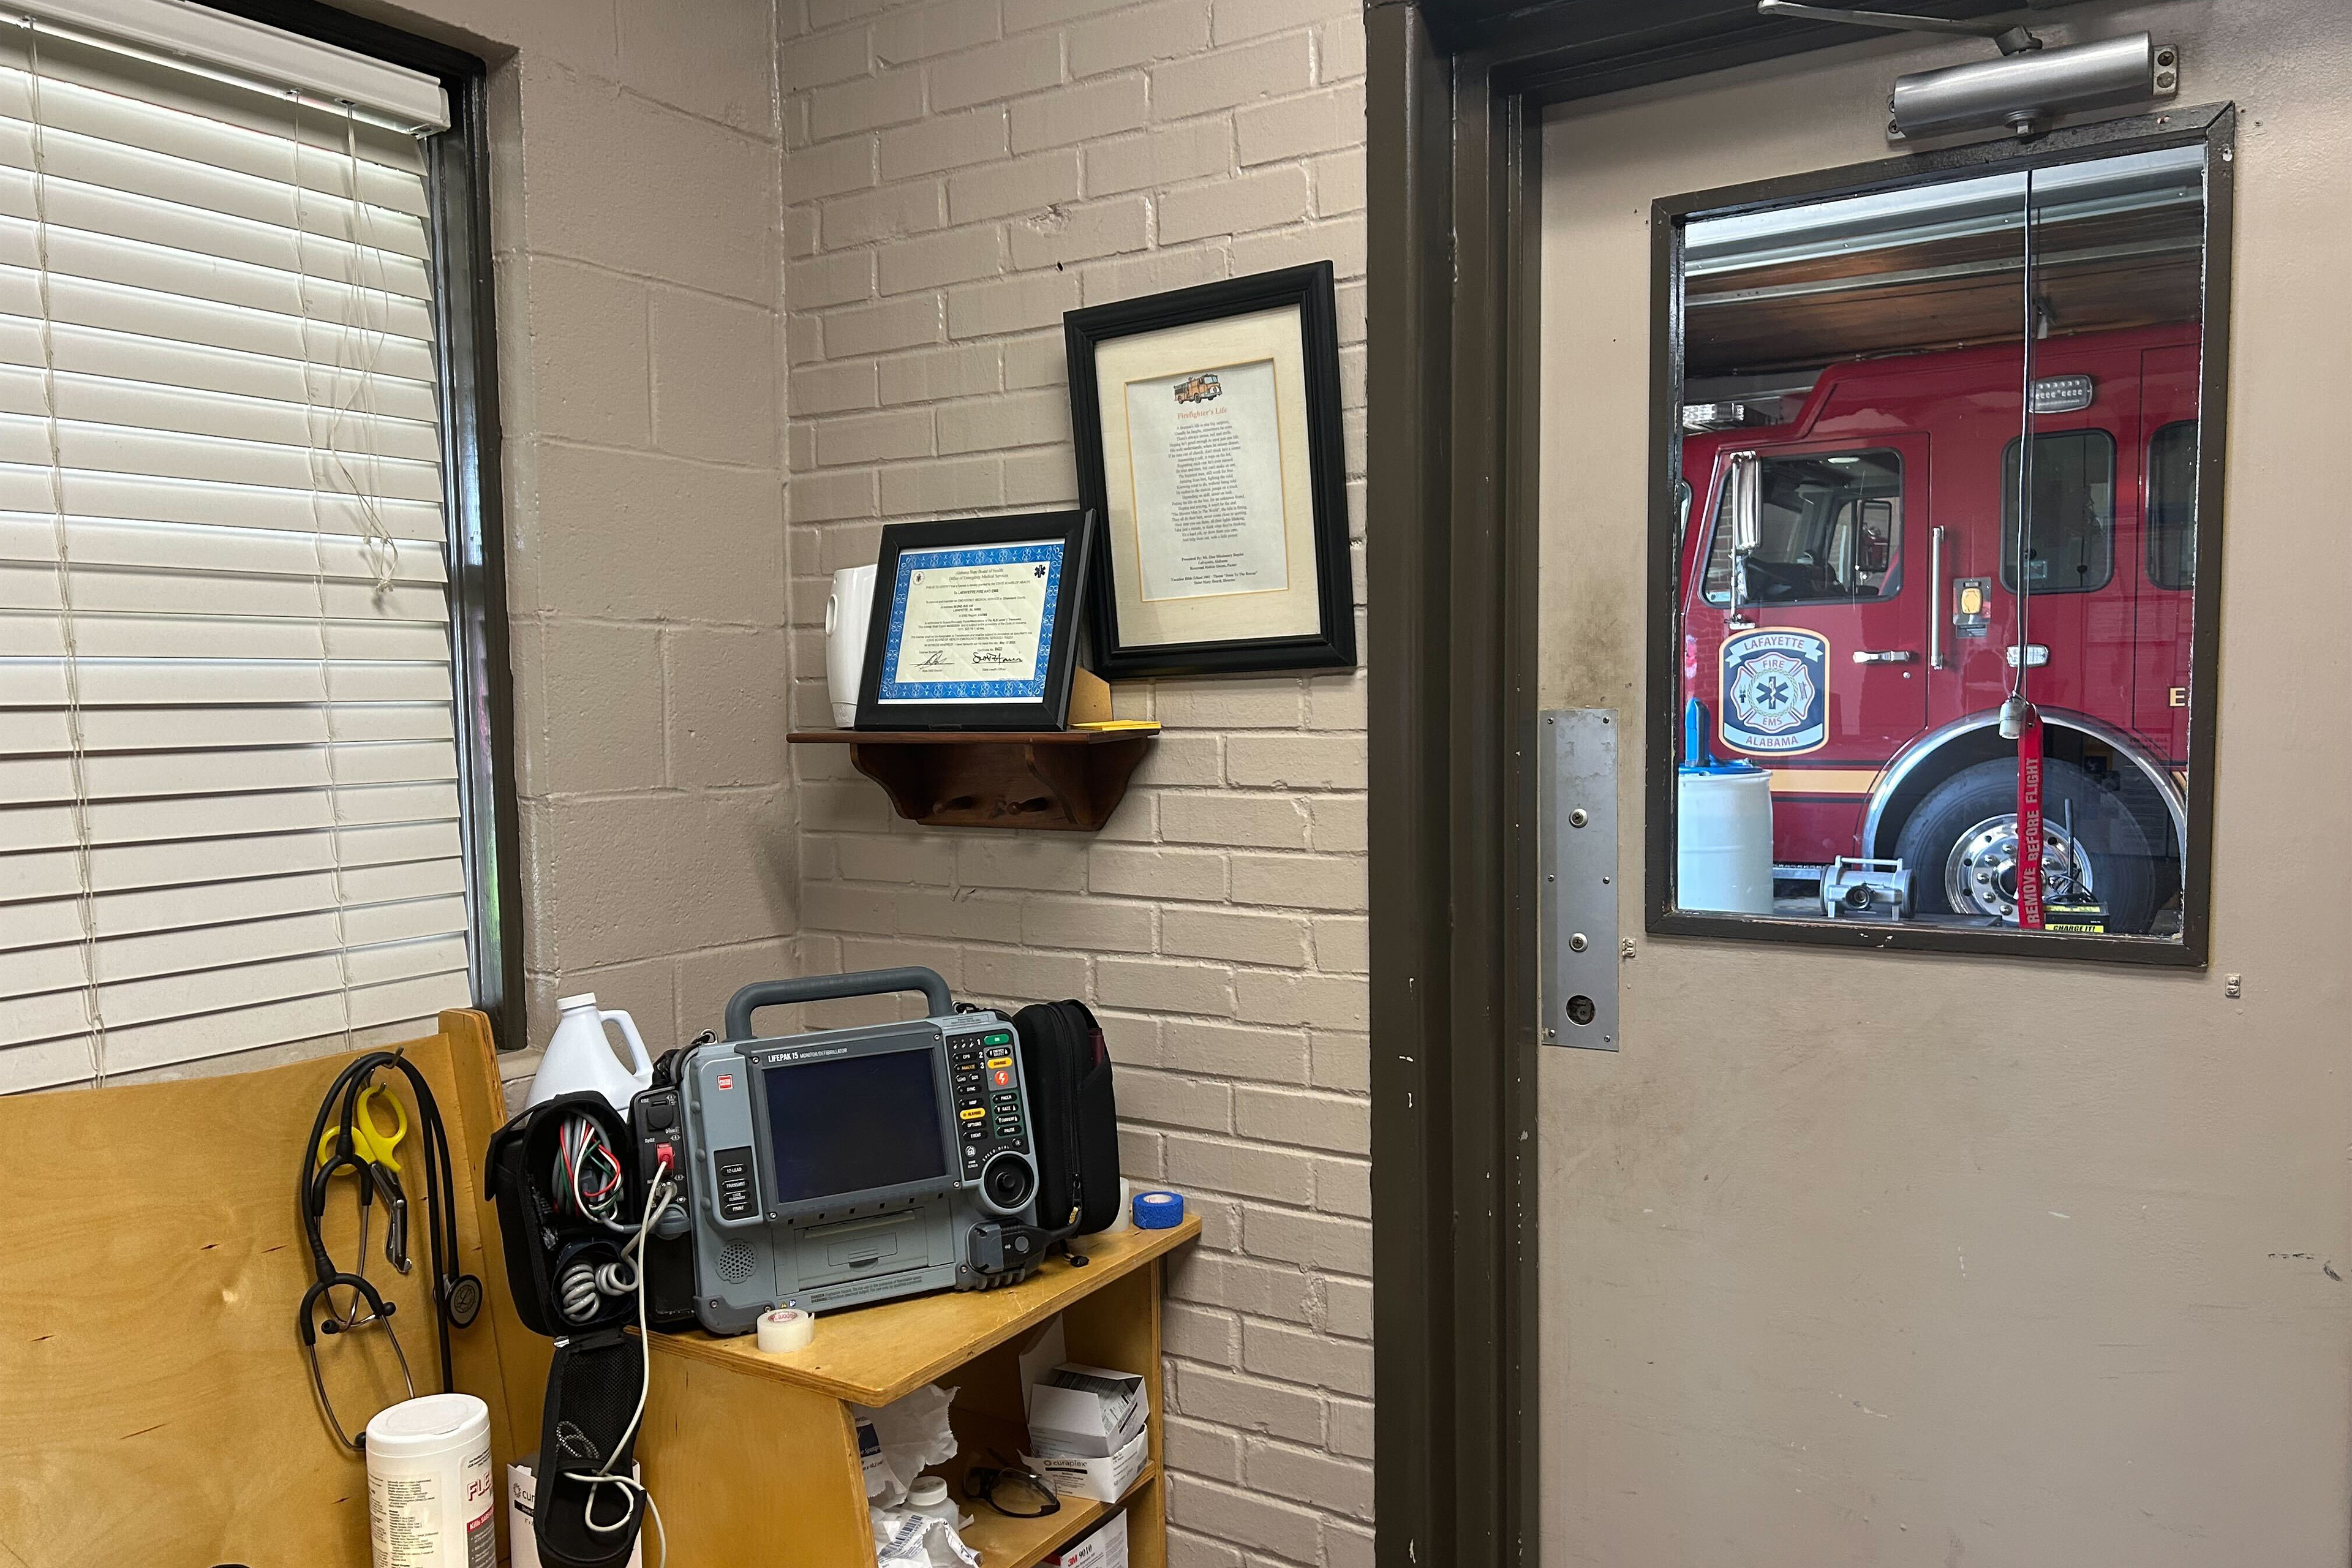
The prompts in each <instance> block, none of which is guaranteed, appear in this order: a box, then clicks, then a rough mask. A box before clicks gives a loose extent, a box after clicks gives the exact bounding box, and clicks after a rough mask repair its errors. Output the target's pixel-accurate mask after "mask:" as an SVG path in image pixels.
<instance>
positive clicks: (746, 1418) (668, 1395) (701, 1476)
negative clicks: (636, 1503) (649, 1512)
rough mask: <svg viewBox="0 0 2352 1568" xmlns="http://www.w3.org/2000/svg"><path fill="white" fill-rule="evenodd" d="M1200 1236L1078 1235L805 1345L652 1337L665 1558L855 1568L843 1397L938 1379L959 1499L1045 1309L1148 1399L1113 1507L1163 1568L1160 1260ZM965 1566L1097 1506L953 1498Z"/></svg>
mask: <svg viewBox="0 0 2352 1568" xmlns="http://www.w3.org/2000/svg"><path fill="white" fill-rule="evenodd" d="M1200 1233H1201V1222H1200V1220H1199V1218H1198V1217H1188V1218H1187V1219H1186V1220H1185V1222H1184V1223H1183V1224H1182V1225H1181V1226H1177V1227H1176V1228H1174V1229H1172V1230H1129V1231H1121V1232H1118V1233H1117V1234H1115V1235H1110V1236H1099V1237H1087V1238H1085V1239H1084V1240H1083V1241H1081V1242H1080V1243H1079V1244H1078V1245H1079V1247H1080V1248H1081V1249H1082V1252H1083V1255H1084V1257H1085V1258H1086V1259H1087V1261H1086V1262H1085V1263H1084V1264H1079V1263H1077V1262H1076V1261H1074V1260H1073V1259H1070V1258H1054V1259H1052V1260H1051V1261H1049V1262H1047V1263H1046V1264H1045V1267H1044V1268H1040V1269H1039V1270H1038V1272H1037V1273H1036V1275H1035V1276H1034V1277H1033V1278H1031V1279H1028V1280H1026V1281H1025V1282H1024V1283H1022V1284H1020V1285H1016V1286H1012V1287H1009V1288H1007V1289H1002V1290H987V1291H977V1292H968V1293H967V1292H956V1291H946V1292H940V1293H937V1294H933V1295H929V1296H917V1297H911V1298H908V1299H907V1300H900V1301H887V1302H884V1303H881V1304H880V1305H877V1306H872V1307H862V1308H857V1309H855V1310H849V1311H845V1312H836V1313H831V1314H828V1315H825V1316H823V1317H820V1318H819V1319H818V1320H817V1328H816V1342H815V1343H814V1344H812V1345H811V1346H810V1347H809V1348H808V1349H807V1350H804V1351H798V1352H793V1353H792V1354H790V1355H762V1354H761V1352H760V1351H759V1348H758V1346H757V1344H756V1343H755V1342H754V1341H753V1338H752V1336H751V1335H749V1334H744V1335H740V1336H737V1337H734V1338H728V1339H719V1338H714V1337H713V1336H711V1335H709V1334H705V1333H699V1332H696V1333H687V1334H656V1335H655V1336H654V1340H653V1391H652V1394H651V1396H650V1399H649V1401H648V1403H647V1405H646V1425H645V1430H644V1432H643V1433H642V1434H641V1435H640V1436H639V1437H638V1439H637V1458H638V1459H639V1460H640V1462H642V1463H643V1464H644V1466H645V1472H646V1484H647V1485H648V1486H649V1487H650V1488H652V1489H653V1493H654V1496H655V1498H656V1500H658V1501H659V1502H660V1504H661V1507H662V1520H663V1522H664V1523H665V1524H667V1526H668V1527H669V1531H670V1561H671V1562H673V1563H728V1564H730V1565H740V1568H857V1565H858V1564H865V1565H866V1568H872V1564H873V1563H874V1546H873V1531H872V1528H871V1526H870V1524H869V1522H868V1520H867V1515H866V1489H865V1484H864V1479H863V1474H864V1473H863V1470H862V1468H860V1465H859V1462H858V1457H857V1432H856V1417H855V1415H853V1414H852V1410H851V1407H852V1406H854V1405H866V1406H867V1407H869V1408H870V1407H874V1406H877V1405H887V1404H889V1403H890V1402H891V1401H892V1400H894V1399H898V1398H899V1397H901V1396H903V1395H905V1394H910V1393H912V1392H913V1391H914V1390H916V1389H918V1388H920V1387H921V1386H923V1385H924V1384H927V1383H939V1384H945V1385H948V1386H950V1387H953V1388H954V1389H955V1390H956V1391H957V1392H956V1398H955V1405H954V1408H953V1414H952V1417H951V1418H952V1420H953V1422H954V1424H955V1427H956V1432H957V1436H958V1437H959V1439H960V1440H961V1444H960V1449H959V1452H958V1454H957V1456H956V1458H955V1460H954V1462H953V1463H952V1464H950V1465H945V1466H941V1467H940V1470H941V1472H942V1473H944V1474H945V1475H947V1477H948V1478H949V1484H950V1488H951V1489H953V1491H954V1493H955V1495H956V1496H957V1497H958V1498H959V1500H961V1496H962V1480H963V1472H964V1470H965V1469H966V1468H969V1467H970V1466H971V1465H972V1464H975V1463H982V1464H985V1463H989V1462H991V1461H992V1454H993V1453H998V1452H1001V1453H1003V1454H1004V1455H1005V1456H1007V1457H1014V1456H1017V1453H1018V1451H1019V1445H1020V1443H1021V1440H1022V1438H1023V1436H1024V1431H1025V1426H1024V1420H1023V1415H1022V1409H1021V1382H1020V1367H1019V1360H1018V1358H1019V1354H1020V1349H1021V1345H1022V1343H1023V1342H1024V1341H1025V1340H1026V1339H1027V1338H1028V1336H1029V1331H1031V1330H1033V1329H1034V1328H1036V1327H1038V1326H1040V1325H1042V1324H1044V1323H1045V1322H1046V1321H1048V1320H1049V1319H1052V1318H1053V1317H1055V1316H1056V1315H1057V1314H1058V1315H1059V1316H1060V1318H1061V1320H1062V1327H1063V1333H1064V1336H1065V1339H1066V1344H1067V1348H1068V1353H1069V1358H1070V1360H1072V1361H1074V1362H1080V1363H1087V1364H1088V1365H1093V1366H1105V1367H1112V1368H1115V1369H1117V1370H1118V1371H1122V1372H1135V1373H1142V1374H1143V1375H1144V1377H1145V1378H1146V1380H1147V1383H1146V1386H1147V1387H1148V1389H1149V1390H1150V1396H1151V1418H1150V1439H1149V1442H1150V1462H1149V1463H1148V1464H1146V1465H1145V1467H1144V1468H1143V1472H1142V1474H1140V1475H1139V1476H1138V1477H1137V1478H1136V1479H1135V1482H1134V1484H1133V1485H1132V1486H1130V1487H1129V1489H1128V1492H1127V1496H1126V1497H1125V1498H1124V1499H1123V1500H1121V1503H1120V1504H1119V1505H1118V1506H1121V1507H1124V1508H1125V1509H1126V1510H1128V1528H1129V1558H1130V1562H1131V1564H1132V1568H1165V1564H1166V1563H1167V1516H1168V1510H1167V1499H1166V1496H1165V1490H1164V1487H1163V1485H1162V1483H1161V1480H1160V1461H1161V1451H1162V1449H1161V1445H1162V1436H1163V1432H1164V1401H1163V1397H1162V1392H1161V1389H1160V1286H1161V1281H1160V1269H1161V1259H1162V1258H1165V1257H1166V1255H1167V1254H1168V1253H1169V1252H1171V1251H1172V1250H1173V1249H1174V1248H1175V1247H1179V1246H1181V1245H1182V1244H1183V1243H1185V1242H1188V1241H1190V1240H1192V1238H1193V1237H1197V1236H1198V1235H1200ZM962 1506H963V1507H964V1508H965V1509H966V1510H968V1511H970V1512H971V1514H972V1515H973V1516H974V1519H973V1523H972V1526H971V1529H970V1530H968V1531H965V1532H964V1542H965V1543H966V1544H967V1545H970V1546H972V1547H975V1548H977V1549H978V1550H979V1551H980V1552H981V1568H1031V1565H1032V1564H1034V1563H1039V1562H1042V1561H1043V1560H1044V1559H1045V1556H1046V1554H1047V1553H1049V1552H1053V1551H1055V1550H1056V1549H1057V1548H1059V1547H1061V1546H1063V1545H1065V1544H1066V1543H1067V1542H1071V1541H1075V1540H1076V1539H1077V1538H1078V1537H1079V1536H1080V1535H1083V1534H1085V1533H1086V1531H1087V1530H1089V1529H1091V1528H1092V1527H1093V1526H1094V1524H1095V1523H1096V1522H1097V1521H1099V1520H1101V1519H1103V1518H1104V1517H1106V1516H1107V1515H1108V1513H1110V1511H1111V1509H1112V1506H1113V1505H1109V1504H1104V1503H1097V1502H1091V1501H1088V1500H1085V1499H1080V1498H1065V1499H1063V1500H1062V1507H1061V1510H1060V1511H1059V1512H1057V1513H1053V1514H1049V1515H1047V1516H1045V1517H1044V1518H1042V1519H1006V1518H1004V1517H1003V1516H1001V1515H999V1514H997V1513H995V1512H993V1511H992V1510H990V1509H989V1508H988V1507H987V1506H986V1505H985V1504H975V1503H970V1502H965V1503H963V1504H962Z"/></svg>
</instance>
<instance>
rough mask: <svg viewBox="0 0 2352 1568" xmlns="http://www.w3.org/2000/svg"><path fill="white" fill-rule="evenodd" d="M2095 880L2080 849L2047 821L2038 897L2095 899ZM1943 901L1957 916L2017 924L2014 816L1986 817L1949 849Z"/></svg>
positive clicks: (2087, 859) (2008, 814)
mask: <svg viewBox="0 0 2352 1568" xmlns="http://www.w3.org/2000/svg"><path fill="white" fill-rule="evenodd" d="M2097 890H2098V882H2097V874H2096V872H2095V870H2094V869H2093V868H2092V865H2091V859H2090V857H2089V856H2088V855H2086V854H2084V852H2083V847H2082V846H2081V845H2080V844H2078V843H2076V842H2074V840H2073V839H2070V838H2068V837H2066V836H2065V835H2064V834H2063V833H2061V832H2059V831H2058V830H2057V828H2056V827H2054V826H2052V824H2051V823H2050V822H2049V821H2048V820H2046V819H2045V820H2044V821H2043V822H2042V898H2043V899H2044V900H2050V899H2063V898H2068V897H2072V896H2074V895H2076V894H2081V895H2083V896H2084V897H2089V896H2093V895H2095V893H2096V892H2097ZM1944 900H1945V902H1946V903H1948V904H1949V905H1950V906H1951V908H1952V909H1954V910H1957V911H1958V912H1959V913H1961V914H1964V915H1966V914H1978V915H1994V916H1998V917H1999V918H2000V921H2001V922H2002V923H2003V924H2004V925H2015V924H2016V923H2017V814H2016V813H2015V812H2013V811H2012V812H2004V813H2002V814H2001V815H2000V816H1988V817H1986V818H1985V819H1984V820H1983V821H1982V822H1979V823H1978V824H1977V825H1976V826H1974V827H1971V828H1969V830H1968V831H1967V832H1966V833H1963V834H1961V835H1960V837H1959V841H1958V843H1956V844H1954V845H1953V846H1952V852H1951V854H1950V855H1949V856H1948V858H1946V859H1945V861H1944Z"/></svg>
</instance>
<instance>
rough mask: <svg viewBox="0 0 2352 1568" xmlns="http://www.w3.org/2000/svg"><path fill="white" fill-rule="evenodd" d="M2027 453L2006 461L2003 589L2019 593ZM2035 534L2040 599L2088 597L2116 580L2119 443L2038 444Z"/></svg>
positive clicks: (2030, 543)
mask: <svg viewBox="0 0 2352 1568" xmlns="http://www.w3.org/2000/svg"><path fill="white" fill-rule="evenodd" d="M2019 452H2020V447H2019V445H2018V443H2017V442H2015V441H2011V443H2010V444H2009V447H2008V449H2007V450H2006V451H2004V452H2003V453H2002V454H2001V460H2000V494H2001V530H2000V585H2001V586H2002V587H2004V588H2006V589H2008V590H2009V591H2010V592H2011V593H2012V594H2014V593H2016V592H2017V557H2018V543H2019V540H2018V533H2019V530H2018V525H2017V486H2018V479H2019V474H2018V471H2017V470H2018V457H2019ZM2032 521H2033V529H2032V538H2030V539H2028V540H2026V541H2025V563H2026V577H2027V579H2028V580H2029V581H2030V582H2032V584H2033V591H2034V592H2035V593H2037V594H2087V593H2090V592H2091V591H2092V590H2094V589H2096V588H2104V587H2105V586H2106V585H2107V583H2108V580H2109V579H2111V578H2112V577H2114V576H2115V574H2116V551H2115V536H2116V438H2115V437H2113V436H2110V435H2108V434H2107V433H2106V432H2105V430H2065V431H2061V432H2058V433H2057V434H2055V435H2050V436H2036V437H2034V438H2033V520H2032Z"/></svg>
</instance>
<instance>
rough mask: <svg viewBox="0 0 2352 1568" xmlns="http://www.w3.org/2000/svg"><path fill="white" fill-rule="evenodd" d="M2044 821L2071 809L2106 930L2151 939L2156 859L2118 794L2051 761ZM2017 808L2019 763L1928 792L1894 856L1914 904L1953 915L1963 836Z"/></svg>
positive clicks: (1980, 768) (1970, 773)
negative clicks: (1950, 891)
mask: <svg viewBox="0 0 2352 1568" xmlns="http://www.w3.org/2000/svg"><path fill="white" fill-rule="evenodd" d="M2043 776H2044V780H2045V782H2046V785H2047V787H2046V789H2045V791H2044V793H2043V802H2044V804H2043V807H2042V810H2043V814H2044V820H2045V821H2046V822H2048V823H2049V824H2051V825H2053V826H2057V825H2061V824H2063V823H2064V822H2065V820H2066V808H2067V806H2068V805H2072V806H2073V807H2074V838H2075V841H2076V842H2077V843H2079V844H2080V845H2081V846H2082V848H2083V853H2084V858H2087V859H2088V860H2089V861H2090V864H2091V874H2092V879H2093V880H2094V882H2095V884H2096V890H2097V892H2098V895H2099V901H2100V902H2101V903H2103V904H2105V906H2106V910H2107V930H2108V931H2112V932H2115V933H2117V934H2119V935H2129V936H2139V935H2144V934H2146V932H2147V929H2148V926H2149V924H2150V923H2151V922H2152V921H2154V920H2155V919H2156V911H2157V910H2158V906H2160V905H2161V904H2162V903H2163V902H2164V900H2163V898H2162V897H2161V896H2160V893H2159V889H2160V886H2161V882H2160V879H2159V878H2158V875H2157V873H2158V868H2159V857H2158V856H2157V855H2156V854H2155V853H2154V852H2153V850H2152V849H2151V847H2150V846H2149V844H2148V837H2147V833H2146V831H2144V830H2143V829H2142V828H2141V826H2140V825H2139V823H2138V822H2137V821H2136V820H2135V819H2134V818H2133V816H2132V814H2131V810H2130V808H2129V807H2128V806H2126V805H2125V804H2124V802H2123V800H2122V798H2121V796H2120V795H2119V794H2118V793H2117V792H2116V790H2115V789H2113V788H2111V787H2109V786H2108V785H2105V784H2101V783H2100V782H2099V781H2098V780H2097V779H2095V778H2093V777H2092V776H2091V775H2090V774H2089V773H2084V771H2083V770H2082V769H2081V768H2079V767H2076V766H2075V765H2074V763H2068V762H2061V761H2059V760H2057V759H2056V758H2053V759H2051V760H2050V762H2048V763H2046V764H2044V774H2043ZM2016 809H2017V763H2016V762H2015V761H2014V760H2012V759H2011V758H2008V757H1996V758H1994V759H1993V760H1992V761H1990V762H1988V763H1977V764H1976V765H1975V766H1973V767H1967V768H1962V769H1961V770H1960V771H1959V772H1958V773H1954V774H1953V775H1952V776H1951V777H1950V778H1948V779H1946V780H1945V781H1944V782H1943V783H1942V784H1937V786H1936V787H1935V788H1934V789H1933V790H1931V791H1929V792H1928V795H1927V799H1926V800H1924V801H1922V802H1920V803H1919V808H1918V809H1917V810H1916V811H1914V812H1913V813H1912V814H1911V816H1910V819H1909V820H1908V821H1906V822H1905V823H1904V825H1903V831H1902V833H1901V834H1900V835H1898V836H1897V837H1896V838H1895V854H1896V855H1898V856H1900V857H1901V858H1902V860H1903V863H1904V865H1905V866H1906V867H1908V868H1910V871H1911V898H1912V902H1913V904H1914V905H1915V906H1916V908H1917V909H1918V910H1920V911H1921V912H1922V913H1929V914H1956V913H1958V912H1960V911H1958V910H1954V909H1953V908H1952V906H1951V902H1950V900H1948V899H1947V898H1946V897H1945V893H1944V867H1945V864H1946V862H1947V861H1948V860H1949V859H1950V858H1951V855H1952V851H1953V850H1954V849H1955V848H1956V847H1958V844H1959V842H1960V838H1961V836H1962V835H1964V834H1966V833H1967V832H1969V829H1971V828H1973V827H1975V826H1977V824H1979V823H1980V822H1984V821H1986V820H1988V819H1989V818H1991V817H1995V816H2003V815H2006V814H2009V813H2011V812H2014V811H2015V810H2016Z"/></svg>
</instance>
